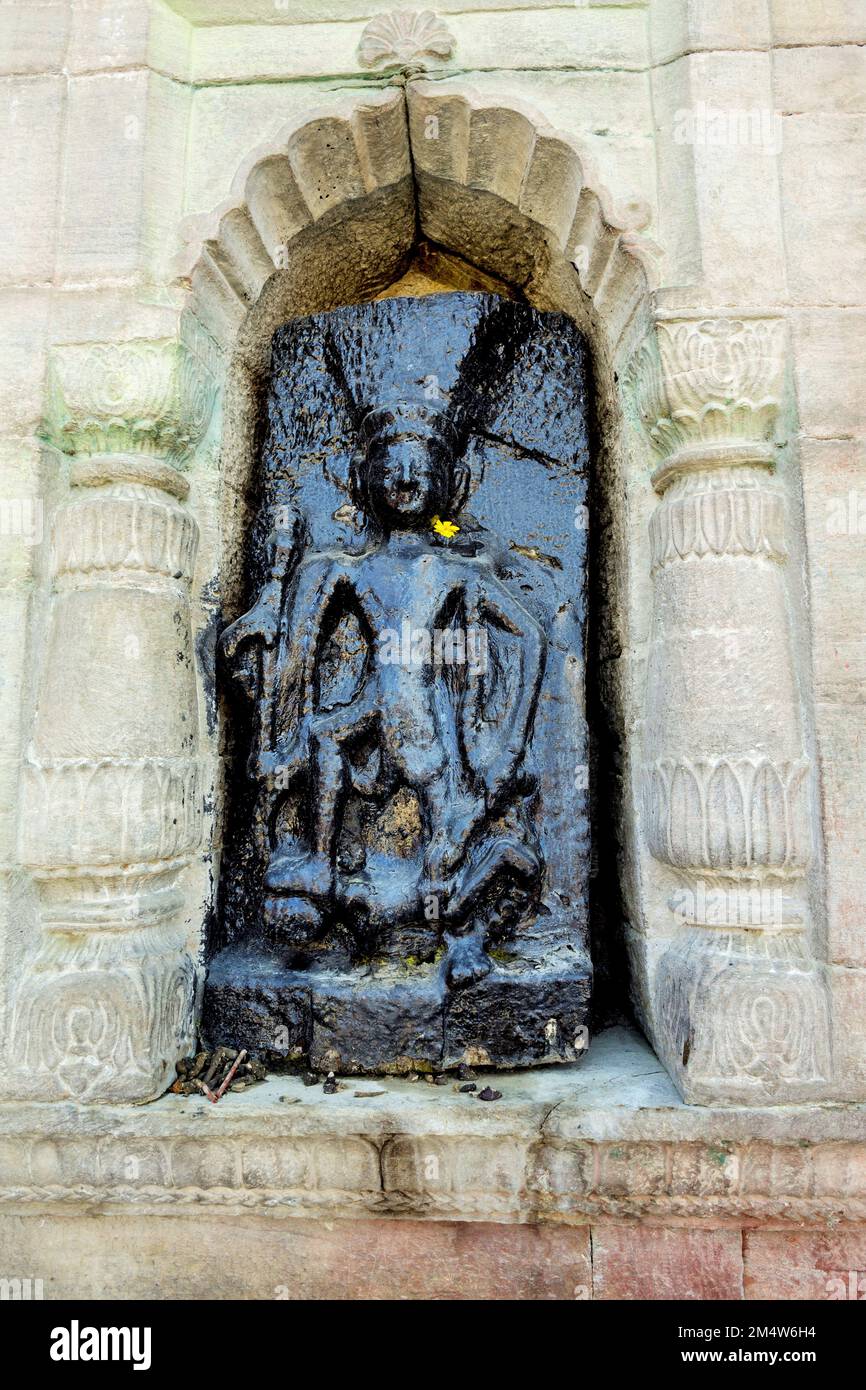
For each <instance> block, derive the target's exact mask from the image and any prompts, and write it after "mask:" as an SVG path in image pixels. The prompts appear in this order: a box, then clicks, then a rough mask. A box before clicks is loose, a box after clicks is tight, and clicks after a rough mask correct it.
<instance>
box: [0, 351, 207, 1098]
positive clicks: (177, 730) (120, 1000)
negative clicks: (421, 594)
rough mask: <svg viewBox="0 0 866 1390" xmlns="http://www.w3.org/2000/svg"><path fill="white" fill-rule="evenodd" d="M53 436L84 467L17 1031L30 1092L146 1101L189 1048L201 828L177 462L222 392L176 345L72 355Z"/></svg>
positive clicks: (31, 851)
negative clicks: (190, 944)
mask: <svg viewBox="0 0 866 1390" xmlns="http://www.w3.org/2000/svg"><path fill="white" fill-rule="evenodd" d="M50 386H51V390H50V398H49V411H48V421H47V430H46V434H47V437H48V439H49V441H50V442H51V443H52V444H53V445H54V446H55V447H57V448H59V449H61V450H63V451H65V452H68V453H71V454H72V455H74V458H73V461H72V464H71V467H70V484H71V492H70V498H69V500H68V502H66V503H65V504H64V505H62V506H61V507H60V508H59V510H58V512H57V514H56V516H55V520H54V530H53V548H52V593H51V599H50V608H49V618H48V633H47V638H46V641H45V646H44V651H43V656H42V665H41V676H40V681H39V688H38V692H37V705H36V712H35V717H34V721H33V727H32V738H31V742H30V746H29V748H28V749H27V752H26V756H25V763H24V773H23V778H24V780H23V787H22V800H21V805H22V819H21V844H20V848H21V859H22V862H23V863H24V864H25V865H27V866H28V867H29V868H30V869H31V870H32V873H33V875H34V878H35V879H36V882H37V885H38V892H39V901H40V911H41V940H40V941H39V942H38V944H37V946H36V949H35V951H34V953H33V955H32V957H31V958H30V959H29V960H28V961H27V962H26V963H25V968H24V974H23V977H22V980H21V984H20V987H19V991H18V996H17V1000H16V1007H15V1014H14V1021H13V1046H12V1058H13V1065H14V1067H15V1069H16V1073H17V1075H16V1083H17V1087H16V1088H17V1089H18V1090H19V1092H21V1093H25V1094H31V1095H34V1096H36V1097H38V1098H40V1099H60V1098H63V1097H73V1098H75V1099H76V1100H86V1101H117V1100H123V1101H141V1100H146V1099H148V1098H151V1097H153V1096H156V1095H158V1094H159V1093H160V1092H161V1091H162V1090H164V1089H165V1087H166V1085H167V1084H168V1082H169V1081H170V1079H171V1076H172V1074H173V1071H174V1065H175V1062H176V1060H177V1058H178V1056H180V1055H182V1054H183V1053H184V1052H185V1051H187V1050H188V1049H189V1045H190V1042H191V1040H192V1027H193V995H194V982H195V967H194V963H193V960H192V958H191V956H190V954H189V952H188V949H187V945H186V936H187V932H186V930H185V927H184V923H183V920H182V917H181V912H180V910H181V907H182V897H181V893H180V888H179V878H180V874H181V872H182V870H183V868H184V866H185V865H186V864H187V863H188V861H189V857H190V855H191V853H192V852H193V850H194V849H195V848H196V846H197V844H198V841H199V836H200V825H201V812H202V806H201V802H202V796H201V788H200V785H199V764H198V727H197V726H198V714H197V698H196V682H195V669H194V663H193V652H192V644H191V633H190V613H189V585H190V580H191V577H192V571H193V566H194V563H195V555H196V547H197V542H198V528H197V525H196V522H195V520H194V519H193V517H192V516H191V515H190V514H189V512H188V511H187V510H186V509H185V507H184V505H183V503H184V501H185V499H186V496H187V493H188V491H189V484H188V483H187V481H186V479H185V478H184V477H183V476H182V475H181V474H180V473H179V472H178V471H177V468H176V467H175V466H173V465H174V463H175V462H176V461H177V460H178V458H179V457H180V456H182V454H183V453H184V452H186V450H187V448H188V447H189V445H190V444H191V442H193V440H194V438H195V437H196V435H197V434H199V433H200V432H201V430H202V428H203V426H204V422H205V420H206V418H207V413H208V406H209V400H208V392H207V390H206V387H205V378H204V376H203V375H202V373H200V372H199V370H198V368H197V364H196V362H195V360H194V359H193V358H191V357H190V355H189V354H188V353H186V351H185V350H184V349H181V348H179V347H178V346H177V345H175V344H172V343H147V342H135V343H129V344H125V345H119V346H95V345H83V346H73V347H68V348H60V349H58V350H57V352H56V354H55V357H54V360H53V363H52V377H51V383H50Z"/></svg>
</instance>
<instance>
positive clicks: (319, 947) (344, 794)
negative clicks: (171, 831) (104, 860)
mask: <svg viewBox="0 0 866 1390" xmlns="http://www.w3.org/2000/svg"><path fill="white" fill-rule="evenodd" d="M587 461H588V449H587V434H586V361H585V349H584V344H583V340H582V338H581V335H580V334H579V332H578V331H577V329H576V328H575V326H574V324H573V323H572V322H571V321H570V320H569V319H567V318H565V317H564V316H562V315H558V314H540V313H537V312H535V311H533V310H532V309H529V308H528V307H527V306H525V305H522V304H517V303H513V302H511V301H507V300H503V299H499V298H498V297H496V296H493V295H476V294H443V295H435V296H430V297H425V298H418V299H390V300H385V301H382V302H377V303H373V304H366V305H359V306H355V307H351V308H346V309H339V310H336V311H334V312H332V313H328V314H319V315H315V316H313V317H311V318H307V319H301V320H297V321H295V322H292V323H290V324H287V325H286V326H285V327H283V328H281V329H280V330H279V331H278V332H277V333H276V334H275V336H274V342H273V350H272V376H271V385H270V392H269V396H268V421H267V435H266V442H265V446H264V450H263V456H262V463H261V476H260V478H259V479H258V483H259V486H260V505H259V508H258V512H257V518H256V522H255V525H254V526H253V528H252V531H251V536H250V550H249V572H250V592H251V598H252V606H251V607H250V609H249V611H248V612H246V613H245V614H243V616H241V617H239V618H238V619H237V620H236V621H235V622H233V623H232V624H231V625H230V626H228V627H227V628H226V630H225V631H224V632H223V635H222V638H221V640H220V653H221V658H222V670H223V673H224V679H225V683H226V687H227V692H228V699H227V708H228V712H229V718H230V720H231V722H232V732H233V736H234V744H235V748H236V749H237V750H238V756H237V757H236V758H235V775H234V776H233V777H231V778H230V779H229V785H230V790H231V792H232V794H233V795H232V803H231V806H230V809H229V813H228V821H227V826H228V833H227V837H226V844H227V847H226V851H225V856H224V863H223V869H222V876H221V885H220V887H221V892H220V920H219V924H218V933H217V936H216V939H215V941H214V943H213V945H214V947H215V950H214V953H213V956H212V959H211V962H210V967H209V972H208V980H207V985H206V991H205V1006H204V1020H203V1032H204V1035H205V1041H206V1042H207V1043H208V1044H210V1045H216V1043H218V1042H219V1043H232V1044H235V1045H237V1046H246V1047H248V1048H253V1049H255V1050H256V1051H259V1052H264V1053H267V1054H269V1055H270V1056H271V1058H272V1060H273V1059H274V1058H276V1057H279V1056H281V1057H285V1058H288V1059H301V1058H306V1059H308V1060H309V1063H310V1065H312V1066H313V1067H314V1068H318V1069H325V1070H330V1069H333V1070H335V1071H343V1072H347V1071H377V1070H382V1071H389V1070H407V1069H410V1068H415V1067H419V1068H423V1067H428V1068H435V1069H437V1070H439V1069H444V1068H448V1067H452V1066H456V1065H458V1064H459V1063H461V1062H468V1063H470V1064H487V1063H490V1064H497V1065H502V1066H515V1065H527V1064H532V1063H539V1062H549V1061H566V1060H573V1059H574V1058H575V1057H576V1056H577V1055H579V1053H580V1051H581V1049H582V1047H583V1037H584V1034H583V1026H584V1024H585V1021H586V1016H587V1008H588V1000H589V990H590V978H591V970H590V962H589V956H588V951H587V902H586V898H587V873H588V848H589V824H588V810H587V795H588V793H587V790H586V786H587V778H586V768H587V764H588V752H587V731H586V723H585V714H584V641H585V617H586V612H585V610H586V539H587V529H586V520H585V519H586V506H585V496H586V472H587Z"/></svg>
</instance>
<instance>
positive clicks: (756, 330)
mask: <svg viewBox="0 0 866 1390" xmlns="http://www.w3.org/2000/svg"><path fill="white" fill-rule="evenodd" d="M784 332H785V326H784V323H783V322H782V321H781V320H779V319H731V318H695V317H691V318H687V319H686V318H682V319H673V320H667V319H659V320H657V322H656V330H655V333H654V335H652V336H651V337H650V339H648V340H647V341H646V342H645V343H644V344H643V345H642V346H641V348H640V349H639V350H638V352H637V353H636V354H635V357H634V358H633V359H632V363H631V366H630V369H629V374H628V386H629V391H628V394H629V397H630V399H631V401H632V402H633V411H634V415H635V417H636V419H637V420H639V422H640V424H641V425H642V426H643V428H644V430H645V431H646V433H647V435H648V437H649V440H650V442H651V444H652V446H653V448H654V450H655V451H656V453H657V454H658V455H659V456H660V460H661V462H660V464H659V466H658V467H657V469H656V471H655V473H654V475H653V482H654V483H655V485H656V487H658V488H659V490H662V489H663V487H664V486H665V485H666V484H667V483H668V482H669V481H670V480H671V478H673V477H674V476H676V475H677V474H678V473H679V472H681V471H683V470H684V469H687V468H689V467H694V468H699V469H707V468H712V467H714V466H719V465H722V466H724V465H725V464H728V463H748V462H756V463H766V464H771V463H772V462H773V458H774V454H775V450H774V448H773V444H772V436H773V430H774V428H775V424H776V420H777V418H778V414H779V407H780V403H781V392H782V382H783V377H784V363H785V346H784Z"/></svg>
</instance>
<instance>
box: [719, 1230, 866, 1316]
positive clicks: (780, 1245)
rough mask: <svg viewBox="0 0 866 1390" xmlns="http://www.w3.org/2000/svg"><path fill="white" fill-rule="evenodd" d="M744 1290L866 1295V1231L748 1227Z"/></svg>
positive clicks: (750, 1293) (842, 1297) (760, 1295)
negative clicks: (761, 1229)
mask: <svg viewBox="0 0 866 1390" xmlns="http://www.w3.org/2000/svg"><path fill="white" fill-rule="evenodd" d="M743 1257H744V1288H745V1296H746V1298H750V1299H764V1298H785V1299H809V1300H813V1299H817V1300H825V1299H829V1300H832V1301H834V1302H846V1301H848V1300H850V1299H853V1300H855V1301H860V1302H862V1300H863V1299H864V1298H866V1230H864V1229H863V1227H862V1226H861V1227H859V1228H858V1227H850V1228H846V1227H842V1228H840V1229H839V1230H836V1231H830V1232H820V1233H819V1232H813V1231H745V1232H744V1235H743Z"/></svg>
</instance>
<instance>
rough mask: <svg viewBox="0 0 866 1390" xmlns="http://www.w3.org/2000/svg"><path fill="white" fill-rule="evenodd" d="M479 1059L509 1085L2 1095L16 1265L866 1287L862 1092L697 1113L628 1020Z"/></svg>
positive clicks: (100, 1287) (325, 1277)
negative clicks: (539, 1062) (590, 1035)
mask: <svg viewBox="0 0 866 1390" xmlns="http://www.w3.org/2000/svg"><path fill="white" fill-rule="evenodd" d="M482 1076H483V1077H484V1079H486V1080H487V1081H489V1082H490V1083H491V1084H492V1085H493V1086H495V1088H496V1089H497V1090H499V1091H501V1092H502V1099H501V1100H499V1101H495V1102H488V1103H484V1102H480V1101H478V1100H477V1099H476V1098H475V1096H474V1095H473V1094H472V1093H461V1092H459V1091H458V1090H457V1089H456V1088H455V1086H454V1085H448V1086H435V1085H428V1084H427V1083H426V1082H424V1081H423V1080H422V1081H418V1082H410V1081H407V1080H405V1079H402V1078H396V1077H390V1078H386V1079H384V1080H383V1079H381V1078H376V1079H371V1078H367V1077H357V1078H349V1079H344V1081H343V1083H342V1089H340V1090H339V1091H338V1092H337V1093H336V1094H335V1095H331V1096H328V1095H325V1094H324V1092H323V1090H322V1087H321V1086H320V1085H317V1086H314V1087H305V1086H304V1085H303V1083H302V1081H301V1080H300V1079H299V1078H298V1077H294V1076H280V1077H273V1078H271V1079H270V1080H268V1081H267V1082H266V1083H265V1084H263V1085H261V1086H258V1087H255V1088H253V1089H251V1090H250V1091H248V1092H243V1093H230V1094H228V1095H227V1096H225V1097H224V1098H223V1100H222V1101H220V1103H219V1104H218V1105H212V1104H210V1103H209V1102H208V1101H207V1100H205V1099H204V1098H202V1099H199V1098H197V1097H180V1096H173V1095H166V1096H163V1097H162V1098H161V1099H160V1100H158V1101H156V1102H154V1103H152V1104H150V1105H145V1106H119V1105H112V1106H99V1107H96V1106H81V1105H77V1104H73V1103H71V1102H64V1103H59V1104H47V1103H29V1104H26V1105H22V1104H16V1105H12V1104H9V1103H5V1104H2V1105H0V1269H2V1270H3V1271H4V1273H5V1276H6V1277H8V1278H10V1279H15V1278H20V1279H22V1280H25V1279H28V1278H29V1279H30V1280H31V1281H32V1280H36V1279H41V1280H42V1281H43V1283H42V1288H43V1294H44V1297H46V1298H108V1299H124V1298H171V1299H200V1298H218V1299H233V1298H245V1299H276V1300H281V1299H325V1298H339V1299H418V1300H429V1299H468V1298H475V1299H500V1298H508V1299H578V1300H586V1299H611V1300H613V1299H638V1298H671V1299H696V1298H708V1299H713V1300H737V1299H743V1298H756V1299H758V1298H759V1299H764V1298H771V1297H779V1298H791V1299H800V1298H809V1299H815V1298H818V1299H833V1300H843V1299H844V1300H847V1299H851V1298H857V1299H862V1298H863V1297H864V1296H866V1108H864V1107H863V1106H860V1105H844V1106H840V1105H833V1106H827V1107H820V1106H805V1105H803V1106H786V1107H772V1108H765V1109H750V1110H745V1109H743V1110H736V1109H717V1110H712V1109H706V1108H704V1109H695V1108H692V1107H689V1106H686V1105H684V1104H683V1102H682V1101H681V1100H680V1099H679V1097H678V1095H677V1093H676V1091H675V1090H674V1087H673V1084H672V1082H671V1081H670V1079H669V1077H668V1076H667V1074H666V1072H664V1071H663V1070H662V1069H661V1067H660V1066H659V1063H658V1062H657V1061H656V1059H655V1057H654V1056H653V1054H652V1052H651V1051H650V1049H649V1048H648V1046H647V1045H646V1043H645V1042H644V1041H643V1039H641V1038H640V1037H638V1036H637V1035H636V1034H634V1033H632V1032H629V1031H627V1030H625V1029H611V1030H609V1031H608V1032H606V1033H602V1034H601V1035H600V1036H599V1037H598V1038H597V1039H596V1040H595V1041H594V1042H593V1043H592V1045H591V1047H590V1050H589V1052H588V1054H587V1056H586V1057H585V1059H584V1060H583V1061H582V1062H581V1063H579V1064H576V1065H573V1066H566V1067H551V1068H543V1069H541V1070H536V1071H532V1072H510V1073H503V1072H497V1073H482V1074H481V1075H480V1076H479V1083H480V1084H483V1081H482V1080H481V1077H482ZM356 1092H359V1093H360V1094H356Z"/></svg>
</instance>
